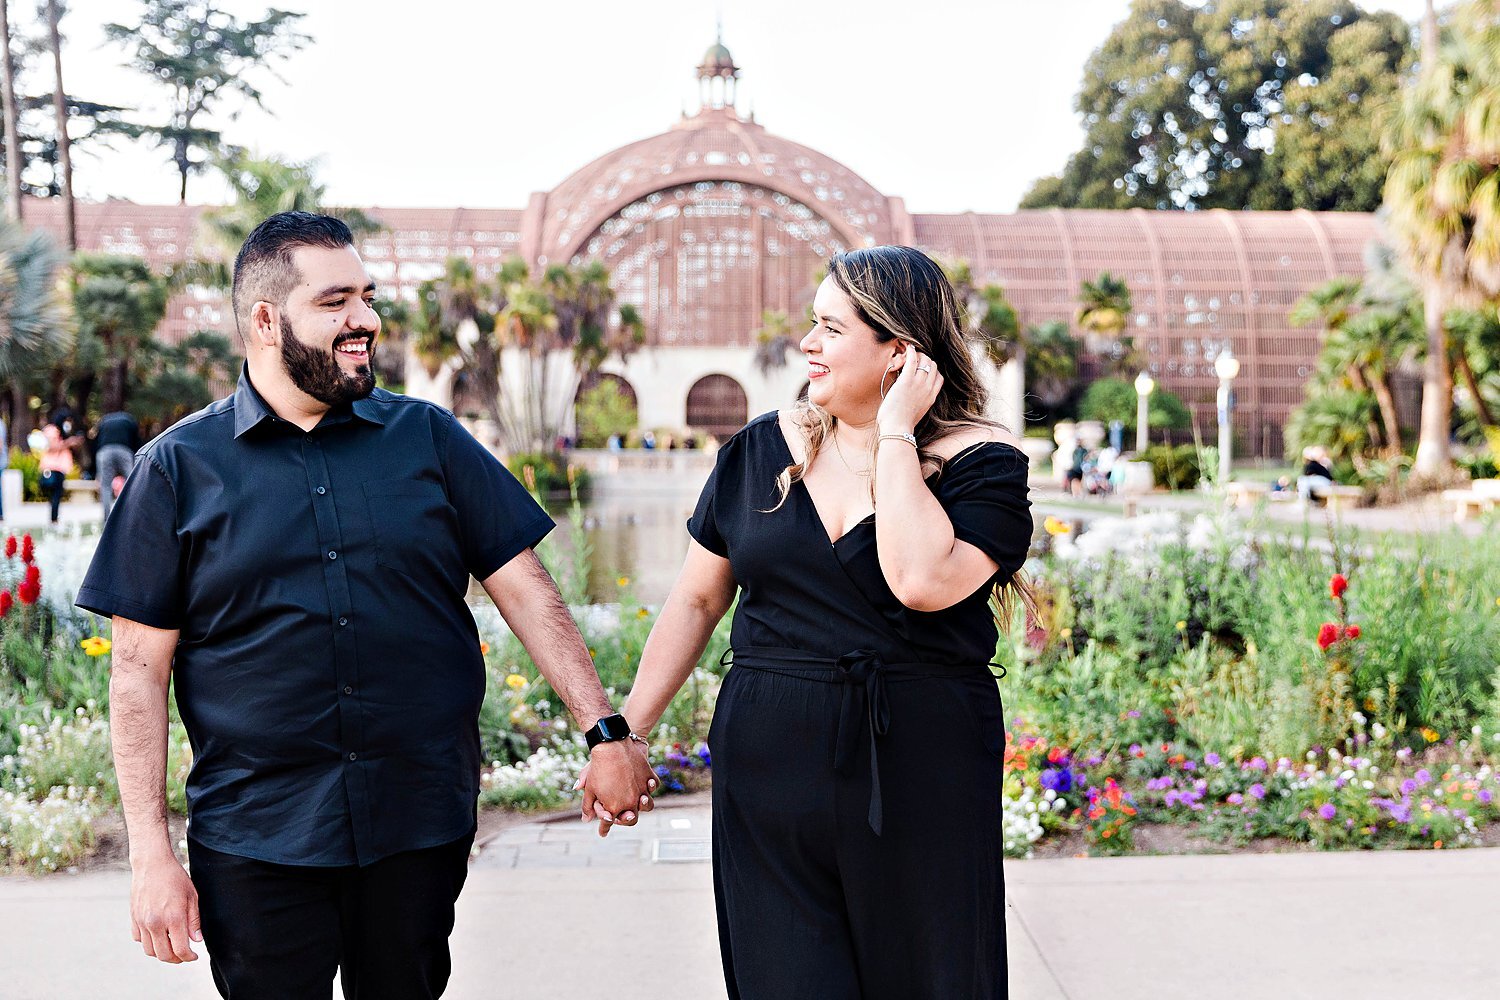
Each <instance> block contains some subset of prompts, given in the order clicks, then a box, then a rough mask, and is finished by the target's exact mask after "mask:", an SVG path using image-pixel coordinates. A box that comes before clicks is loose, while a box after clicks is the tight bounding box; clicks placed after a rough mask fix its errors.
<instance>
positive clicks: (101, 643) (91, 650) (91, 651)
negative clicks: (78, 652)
mask: <svg viewBox="0 0 1500 1000" xmlns="http://www.w3.org/2000/svg"><path fill="white" fill-rule="evenodd" d="M78 645H80V646H82V647H83V651H84V652H85V653H87V654H88V655H89V656H103V655H104V654H105V653H108V652H109V651H110V649H111V646H112V644H111V643H110V641H109V640H108V639H104V638H101V637H100V636H97V635H94V636H90V637H89V638H87V639H84V640H82V641H81V642H79V644H78Z"/></svg>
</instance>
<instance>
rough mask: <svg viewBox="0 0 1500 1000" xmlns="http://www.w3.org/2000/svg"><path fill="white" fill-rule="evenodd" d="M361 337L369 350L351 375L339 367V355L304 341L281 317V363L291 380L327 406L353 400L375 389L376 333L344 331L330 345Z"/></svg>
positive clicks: (336, 345) (337, 344) (362, 397)
mask: <svg viewBox="0 0 1500 1000" xmlns="http://www.w3.org/2000/svg"><path fill="white" fill-rule="evenodd" d="M359 339H364V340H365V341H367V347H366V348H365V350H366V351H367V352H368V358H367V360H366V362H365V363H364V364H362V365H360V366H359V367H358V368H356V369H355V370H354V373H353V374H352V375H351V374H349V373H348V372H345V371H344V369H343V368H341V367H339V362H338V359H337V358H335V357H334V356H333V353H332V352H331V351H330V352H328V353H326V354H325V353H324V352H322V351H320V350H318V349H317V348H315V347H309V346H307V345H306V344H304V343H303V342H302V341H301V340H300V339H298V337H297V335H296V334H295V333H293V332H292V324H291V323H290V322H289V321H288V320H287V318H286V317H285V316H283V317H281V365H282V367H283V368H285V369H286V373H287V375H289V376H290V377H291V379H292V384H293V385H295V386H296V387H297V388H298V389H301V390H302V391H303V392H305V393H307V394H308V395H309V396H311V397H312V398H313V399H316V400H317V401H318V402H320V403H324V404H326V405H328V406H338V405H339V404H340V403H352V402H354V401H355V400H356V399H364V398H365V397H366V396H368V395H369V394H370V393H372V392H374V391H375V372H374V370H373V369H372V368H371V365H372V364H374V361H375V334H373V333H369V332H360V333H345V334H340V335H339V336H337V337H335V338H334V341H333V346H334V348H337V347H338V346H339V345H340V344H342V343H344V342H345V341H349V340H359Z"/></svg>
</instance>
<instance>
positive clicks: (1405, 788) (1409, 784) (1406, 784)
mask: <svg viewBox="0 0 1500 1000" xmlns="http://www.w3.org/2000/svg"><path fill="white" fill-rule="evenodd" d="M1416 790H1417V783H1416V782H1415V781H1413V780H1412V779H1411V778H1407V779H1406V780H1405V781H1403V782H1401V794H1402V795H1410V794H1411V793H1412V792H1415V791H1416Z"/></svg>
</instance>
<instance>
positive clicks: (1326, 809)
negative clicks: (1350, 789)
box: [1318, 802, 1339, 819]
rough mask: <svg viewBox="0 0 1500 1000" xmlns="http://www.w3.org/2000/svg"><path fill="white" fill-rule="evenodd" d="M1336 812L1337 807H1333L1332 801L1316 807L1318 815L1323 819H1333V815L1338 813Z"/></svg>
mask: <svg viewBox="0 0 1500 1000" xmlns="http://www.w3.org/2000/svg"><path fill="white" fill-rule="evenodd" d="M1338 812H1339V811H1338V809H1336V808H1334V805H1333V803H1332V802H1325V803H1323V804H1322V805H1321V806H1319V807H1318V815H1319V816H1322V817H1323V818H1324V819H1333V817H1335V816H1337V815H1338Z"/></svg>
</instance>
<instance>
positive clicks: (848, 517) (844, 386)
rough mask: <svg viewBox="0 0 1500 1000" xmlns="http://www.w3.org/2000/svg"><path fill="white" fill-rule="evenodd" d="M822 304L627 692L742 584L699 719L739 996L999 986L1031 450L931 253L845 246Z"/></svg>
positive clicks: (912, 992) (939, 992) (655, 700)
mask: <svg viewBox="0 0 1500 1000" xmlns="http://www.w3.org/2000/svg"><path fill="white" fill-rule="evenodd" d="M813 310H814V313H815V318H816V323H815V325H814V326H813V328H812V330H811V331H810V332H809V333H808V334H807V336H805V337H804V338H803V339H802V343H801V347H802V350H803V352H804V353H805V354H806V356H807V362H808V379H809V388H808V395H807V398H806V399H805V400H804V401H802V402H801V403H799V404H798V405H797V406H796V407H794V408H793V409H791V410H788V411H783V412H781V413H768V414H766V415H764V416H762V417H759V418H757V419H755V420H753V421H751V422H750V424H749V425H748V426H746V427H745V428H744V429H743V430H741V431H740V432H739V433H737V434H736V435H734V437H732V438H731V439H730V440H729V441H727V442H726V443H725V444H724V446H723V447H722V448H720V450H719V452H718V456H717V460H716V464H715V467H714V470H713V473H712V474H711V475H710V477H709V479H708V482H707V484H706V485H705V487H704V489H703V493H702V496H701V498H700V499H699V501H698V505H697V509H696V510H695V511H694V513H693V516H692V518H691V520H690V521H689V522H688V531H689V533H690V534H691V535H692V538H693V541H692V543H690V546H689V548H690V551H689V553H688V556H687V559H686V562H685V563H684V565H683V569H682V573H681V575H680V576H679V578H678V580H677V582H676V584H675V585H674V586H673V589H672V592H671V595H670V596H669V597H668V598H667V601H666V604H665V605H664V606H663V608H662V612H661V617H660V619H659V620H658V622H657V624H656V627H655V628H654V629H653V630H652V633H651V636H650V638H649V640H648V641H647V643H646V648H645V651H644V653H643V655H642V657H641V666H640V672H639V674H638V676H637V678H636V681H635V685H634V687H633V689H632V691H631V694H630V698H629V701H628V703H627V705H626V707H625V709H624V714H625V716H626V718H627V719H628V720H629V721H630V722H631V724H632V726H633V727H634V728H635V729H636V731H638V732H642V733H645V732H648V731H650V730H651V729H652V728H653V727H654V726H655V725H656V723H657V721H658V719H660V717H661V715H662V713H663V711H665V709H666V707H667V705H668V703H669V702H670V701H671V700H672V697H673V696H674V695H675V694H676V693H677V691H678V689H679V688H680V687H681V686H682V684H683V682H684V681H685V680H686V679H687V677H688V676H689V674H690V673H691V671H692V668H693V666H694V664H695V663H696V662H697V660H698V658H699V656H700V655H701V654H702V652H703V649H704V647H705V645H706V644H707V642H708V639H709V636H710V635H711V633H712V631H713V628H714V625H715V624H716V623H717V622H718V621H719V619H720V618H721V617H722V616H723V614H724V613H725V611H726V610H727V609H728V607H729V606H730V604H731V602H732V601H733V599H734V597H735V595H736V592H739V597H740V601H739V606H738V609H737V610H736V612H735V617H734V624H733V630H732V634H731V646H732V655H733V667H732V669H730V670H729V672H728V674H727V675H726V677H725V680H724V684H723V687H722V689H721V690H720V692H719V698H718V703H717V707H716V709H715V713H714V719H713V725H712V728H711V729H710V732H709V747H710V750H711V752H712V755H713V769H714V781H713V841H714V889H715V896H716V900H717V905H718V918H719V935H720V943H721V948H722V952H723V960H724V971H725V976H726V979H727V980H728V987H729V996H730V997H731V998H732V1000H788V998H802V997H806V998H813V997H816V998H817V1000H923V998H930V1000H995V998H1001V997H1004V996H1005V995H1006V980H1005V915H1004V886H1003V880H1002V875H1001V868H1000V863H1001V855H1002V834H1001V808H1000V786H1001V775H1002V768H1001V759H1002V753H1003V750H1004V741H1005V723H1004V718H1003V715H1002V712H1001V707H1000V696H999V691H998V689H997V686H996V684H995V677H994V674H993V673H992V671H991V669H990V666H989V661H990V659H991V657H992V656H993V655H994V653H995V648H996V641H997V629H996V616H995V613H994V611H993V610H992V608H991V606H990V600H991V597H992V596H996V597H999V598H1000V599H1001V604H1002V607H1008V606H1010V605H1011V604H1012V602H1013V601H1014V600H1015V599H1017V598H1022V599H1024V598H1025V586H1024V583H1022V582H1021V580H1019V579H1018V578H1017V574H1018V572H1019V571H1020V569H1021V566H1022V563H1023V562H1024V561H1025V558H1026V552H1027V547H1028V545H1029V542H1030V538H1031V531H1032V524H1031V516H1030V513H1029V507H1030V504H1029V501H1028V500H1027V486H1026V478H1027V477H1026V474H1027V460H1026V456H1025V455H1024V454H1023V453H1022V452H1021V450H1020V449H1019V448H1018V447H1017V444H1018V442H1017V441H1016V439H1015V437H1014V436H1013V435H1011V434H1010V433H1009V432H1007V431H1005V430H1004V429H1002V428H1001V427H999V426H998V425H996V424H995V423H994V422H993V421H990V420H988V419H986V418H985V416H984V413H985V404H986V393H985V389H984V387H983V385H982V383H981V382H980V379H979V377H978V374H977V372H976V370H975V366H974V362H973V360H972V358H971V355H970V353H969V348H968V344H967V343H966V341H965V338H964V336H963V333H962V328H961V314H960V310H959V307H958V304H957V302H956V300H955V296H954V292H953V288H952V285H951V284H950V283H949V281H948V279H947V277H946V276H945V275H944V274H943V272H942V270H941V269H940V268H939V267H938V265H937V264H936V263H934V262H933V261H932V260H931V259H930V258H929V257H927V256H926V255H924V254H923V253H921V252H920V251H918V250H913V249H911V248H908V247H873V248H870V249H861V250H852V251H849V252H847V253H842V254H839V255H838V256H836V257H834V258H833V260H832V262H831V263H830V266H829V274H828V278H827V279H826V280H825V281H824V282H823V283H822V285H821V286H820V287H819V289H818V292H817V296H816V298H815V299H814V303H813ZM584 788H585V803H584V804H585V808H584V816H585V818H588V817H590V816H592V815H593V810H592V807H591V806H592V804H591V802H590V800H589V798H590V797H589V795H588V785H587V777H586V776H585V782H584ZM602 832H607V825H606V826H602V827H601V833H602Z"/></svg>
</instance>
